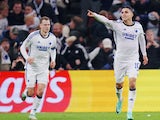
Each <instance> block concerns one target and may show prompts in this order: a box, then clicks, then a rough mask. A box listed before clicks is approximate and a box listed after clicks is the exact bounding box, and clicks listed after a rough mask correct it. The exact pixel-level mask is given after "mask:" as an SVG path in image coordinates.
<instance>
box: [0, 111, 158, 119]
mask: <svg viewBox="0 0 160 120" xmlns="http://www.w3.org/2000/svg"><path fill="white" fill-rule="evenodd" d="M28 115H29V113H0V120H28ZM133 115H134V120H160V113H159V112H134V114H133ZM37 118H38V120H126V113H121V114H119V115H117V114H116V113H113V112H89V113H86V112H84V113H83V112H73V113H69V112H64V113H38V114H37Z"/></svg>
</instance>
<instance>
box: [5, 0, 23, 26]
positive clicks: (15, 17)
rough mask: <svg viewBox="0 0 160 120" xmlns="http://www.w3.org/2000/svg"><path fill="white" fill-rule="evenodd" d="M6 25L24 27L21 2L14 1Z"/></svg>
mask: <svg viewBox="0 0 160 120" xmlns="http://www.w3.org/2000/svg"><path fill="white" fill-rule="evenodd" d="M7 19H8V25H9V26H12V25H24V12H23V9H22V3H21V1H15V2H14V4H13V9H12V10H11V11H10V12H9V15H8V18H7Z"/></svg>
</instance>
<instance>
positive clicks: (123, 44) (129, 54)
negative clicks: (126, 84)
mask: <svg viewBox="0 0 160 120" xmlns="http://www.w3.org/2000/svg"><path fill="white" fill-rule="evenodd" d="M95 18H96V19H97V20H98V21H100V22H102V23H104V24H105V25H106V27H107V28H110V29H112V30H113V34H114V41H115V44H116V52H115V58H116V59H118V60H121V61H131V60H134V61H138V60H139V45H140V49H141V52H142V54H143V55H146V41H145V37H144V31H143V28H142V26H141V24H140V23H139V22H135V23H134V24H133V25H131V26H128V25H125V24H124V23H123V21H121V20H117V21H113V20H109V19H107V18H106V17H104V16H101V15H98V14H96V13H95Z"/></svg>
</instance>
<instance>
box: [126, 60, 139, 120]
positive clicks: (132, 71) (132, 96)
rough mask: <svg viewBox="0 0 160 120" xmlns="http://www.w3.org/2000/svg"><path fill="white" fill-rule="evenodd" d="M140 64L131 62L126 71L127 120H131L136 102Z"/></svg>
mask: <svg viewBox="0 0 160 120" xmlns="http://www.w3.org/2000/svg"><path fill="white" fill-rule="evenodd" d="M139 66H140V62H139V61H138V62H131V63H130V65H129V69H128V71H127V72H128V73H127V74H128V77H129V93H128V111H127V119H128V120H133V116H132V111H133V107H134V103H135V100H136V79H137V75H138V70H139Z"/></svg>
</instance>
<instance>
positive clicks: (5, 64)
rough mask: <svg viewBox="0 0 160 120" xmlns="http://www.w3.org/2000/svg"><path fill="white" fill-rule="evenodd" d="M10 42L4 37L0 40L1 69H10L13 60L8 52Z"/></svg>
mask: <svg viewBox="0 0 160 120" xmlns="http://www.w3.org/2000/svg"><path fill="white" fill-rule="evenodd" d="M9 48H10V44H9V41H8V39H6V38H4V39H2V41H1V42H0V71H9V70H10V66H11V60H10V57H9V54H8V51H9Z"/></svg>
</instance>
